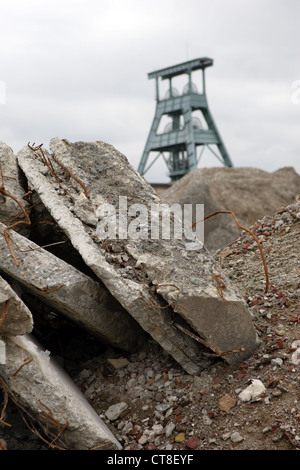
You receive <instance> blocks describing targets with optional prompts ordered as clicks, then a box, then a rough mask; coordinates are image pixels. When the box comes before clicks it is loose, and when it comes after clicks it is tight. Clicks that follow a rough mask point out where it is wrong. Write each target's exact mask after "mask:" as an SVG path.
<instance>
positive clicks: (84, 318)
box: [0, 224, 143, 351]
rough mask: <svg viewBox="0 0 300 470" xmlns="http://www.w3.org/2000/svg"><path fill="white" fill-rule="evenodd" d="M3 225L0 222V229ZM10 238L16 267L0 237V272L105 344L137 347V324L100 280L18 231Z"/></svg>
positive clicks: (129, 347)
mask: <svg viewBox="0 0 300 470" xmlns="http://www.w3.org/2000/svg"><path fill="white" fill-rule="evenodd" d="M3 227H4V226H3V224H0V232H1V231H2V229H3ZM10 240H11V242H12V245H13V247H14V249H15V250H16V256H17V257H18V262H19V266H16V264H15V262H14V259H13V256H12V255H11V253H10V250H9V248H8V246H7V243H6V241H5V239H4V237H3V236H0V272H2V273H5V274H6V275H7V276H9V277H10V278H12V279H14V280H15V281H18V282H19V283H20V284H21V285H22V288H23V289H25V290H26V289H27V290H28V291H30V292H31V293H33V294H34V296H36V297H38V298H39V299H42V300H43V302H45V303H46V304H48V305H50V306H51V307H52V308H54V309H56V310H57V311H58V312H60V313H62V314H64V315H65V316H66V317H68V318H70V319H71V320H72V321H74V322H75V323H77V324H78V325H80V326H82V327H83V328H84V329H85V330H87V331H89V333H90V334H92V335H93V336H95V337H98V338H99V339H101V341H103V342H104V343H106V344H109V345H111V346H114V347H117V348H120V349H123V350H125V351H132V350H134V349H135V348H136V347H137V345H138V341H139V339H140V338H141V336H142V334H143V332H142V330H141V328H140V326H139V325H138V323H136V322H135V321H134V319H133V318H132V317H131V316H130V315H129V314H128V313H127V312H126V310H124V308H123V307H122V305H120V304H119V303H118V302H117V301H116V300H115V299H114V298H113V297H112V295H111V294H110V292H109V291H108V290H107V289H106V288H105V286H103V285H102V283H101V281H99V282H96V281H95V280H93V279H91V278H90V277H89V276H87V275H86V274H83V273H82V272H80V271H78V270H77V269H76V268H74V267H73V266H71V265H69V264H67V263H66V262H64V261H62V260H61V259H59V258H57V257H56V256H55V255H53V254H52V253H50V252H48V251H46V249H44V248H41V247H39V246H38V245H36V244H35V243H33V242H31V241H30V240H28V239H27V238H26V237H23V236H22V235H21V234H18V233H16V232H13V231H12V232H10ZM3 295H4V294H3ZM0 296H1V284H0ZM0 300H1V297H0ZM5 300H6V297H5ZM23 316H24V315H23ZM4 325H5V324H4ZM0 331H1V327H0ZM27 332H29V331H27ZM11 334H12V333H11ZM19 334H21V333H19Z"/></svg>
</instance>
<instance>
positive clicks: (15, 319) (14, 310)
mask: <svg viewBox="0 0 300 470" xmlns="http://www.w3.org/2000/svg"><path fill="white" fill-rule="evenodd" d="M32 329H33V319H32V315H31V312H30V310H29V309H28V308H27V307H26V305H25V304H24V303H23V302H22V300H21V299H20V298H19V297H18V296H17V294H16V293H15V292H14V290H13V289H12V288H11V286H10V285H9V284H8V282H7V281H6V280H5V279H3V278H2V277H0V336H5V335H15V336H16V335H24V334H27V333H31V332H32Z"/></svg>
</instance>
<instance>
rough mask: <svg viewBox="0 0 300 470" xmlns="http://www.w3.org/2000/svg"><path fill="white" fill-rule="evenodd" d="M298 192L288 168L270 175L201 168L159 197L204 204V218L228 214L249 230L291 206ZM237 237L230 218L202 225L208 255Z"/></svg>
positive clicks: (247, 169) (221, 217)
mask: <svg viewBox="0 0 300 470" xmlns="http://www.w3.org/2000/svg"><path fill="white" fill-rule="evenodd" d="M299 192H300V175H298V174H297V173H296V172H295V170H294V169H293V168H291V167H285V168H281V169H280V170H277V171H275V172H273V173H269V172H267V171H263V170H260V169H257V168H251V167H241V168H227V167H220V168H201V169H197V170H194V171H192V172H191V173H189V174H187V175H186V176H184V177H183V178H181V179H180V180H179V181H176V182H175V183H173V184H172V186H171V187H170V188H168V189H166V190H164V191H163V192H161V193H160V195H161V197H162V198H163V200H164V201H165V202H166V203H168V204H170V205H171V204H173V203H180V204H193V205H195V204H204V214H205V216H206V215H209V214H211V213H213V212H215V211H217V210H231V211H233V212H234V213H235V215H236V216H237V218H238V220H239V222H240V223H241V224H242V225H244V226H245V227H248V226H249V225H251V224H253V223H254V222H255V220H257V219H259V218H261V217H263V216H265V215H271V214H272V213H273V212H274V211H275V210H276V209H277V208H278V207H281V206H284V205H287V204H289V203H291V202H292V201H293V200H294V198H295V196H296V195H297V194H298V193H299ZM239 235H240V229H239V228H238V227H237V225H236V224H235V222H234V221H233V219H232V217H231V216H230V215H227V214H226V215H223V214H218V215H216V216H215V217H212V218H211V219H208V220H207V221H205V245H206V246H207V248H208V249H209V250H211V251H215V250H218V249H220V248H224V247H225V246H227V245H228V244H229V243H231V242H233V241H234V240H236V238H237V237H238V236H239Z"/></svg>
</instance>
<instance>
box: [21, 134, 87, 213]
mask: <svg viewBox="0 0 300 470" xmlns="http://www.w3.org/2000/svg"><path fill="white" fill-rule="evenodd" d="M27 145H28V147H29V148H30V150H32V151H33V152H35V153H36V155H37V156H38V157H39V158H40V160H41V161H42V163H43V164H44V165H45V166H47V168H48V170H49V172H50V174H51V176H53V177H54V178H55V180H56V181H57V183H58V184H59V186H60V188H61V189H62V190H63V191H64V193H65V194H66V195H67V196H69V197H70V199H71V201H72V203H73V204H74V198H73V197H72V196H71V195H70V194H69V193H68V191H67V190H66V189H65V188H64V187H63V185H62V181H61V179H60V178H59V176H58V175H57V173H56V171H55V169H54V167H53V164H52V162H51V159H50V158H49V157H47V156H46V154H45V152H44V150H43V148H42V147H43V144H40V145H37V146H36V147H35V143H33V144H32V145H30V144H29V142H28V144H27ZM37 152H40V153H37ZM51 156H52V159H53V160H54V161H55V163H57V165H59V166H60V167H61V168H62V169H63V170H64V171H65V172H67V173H68V175H69V176H70V177H71V178H73V179H74V180H75V181H76V182H77V183H78V184H79V185H80V186H81V187H82V189H83V191H84V194H85V197H86V198H87V199H88V198H89V195H88V191H87V188H86V186H85V185H84V183H83V182H82V181H81V180H80V179H79V178H78V176H76V175H74V173H72V171H71V170H69V168H68V167H67V166H66V165H64V164H63V163H62V162H60V161H59V160H58V158H57V157H56V156H55V155H54V154H53V155H51Z"/></svg>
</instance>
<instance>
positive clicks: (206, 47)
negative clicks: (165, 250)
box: [0, 0, 300, 182]
mask: <svg viewBox="0 0 300 470" xmlns="http://www.w3.org/2000/svg"><path fill="white" fill-rule="evenodd" d="M299 56H300V0H249V1H248V0H98V1H96V0H83V1H81V0H51V1H48V0H0V140H1V141H3V142H5V143H6V144H8V145H9V146H11V147H12V148H13V150H14V151H15V152H17V151H19V150H20V149H21V148H22V147H23V146H24V145H27V142H31V143H33V142H35V143H36V144H40V143H44V146H45V147H46V148H48V144H49V141H50V139H51V138H52V137H55V136H58V137H61V138H66V139H68V140H70V141H78V140H83V141H94V140H103V141H106V142H108V143H110V144H112V145H114V146H115V147H116V148H117V149H118V150H120V151H121V152H123V153H124V154H125V155H126V156H127V158H128V160H129V161H130V163H131V164H132V165H133V166H134V167H135V168H137V166H138V163H139V161H140V158H141V155H142V152H143V150H144V146H145V143H146V139H147V137H148V133H149V131H150V126H151V123H152V119H153V116H154V112H155V83H154V81H153V80H148V77H147V74H148V73H149V72H152V71H153V70H157V69H160V68H164V67H167V66H171V65H175V64H177V63H181V62H184V61H186V60H192V59H195V58H198V57H210V58H212V59H213V60H214V65H213V67H210V68H208V69H207V70H206V85H207V90H206V91H207V98H208V103H209V107H210V110H211V112H212V115H213V117H214V119H215V121H216V124H217V126H218V128H219V131H220V133H221V135H222V138H223V140H224V143H225V145H226V147H227V150H228V153H229V155H230V157H231V159H232V161H233V164H234V165H235V166H254V167H257V168H261V169H263V170H267V171H274V170H276V169H278V168H282V167H284V166H292V167H294V168H295V170H296V171H297V173H299V174H300V141H299V134H300V132H299V131H300V57H299ZM293 87H296V88H293ZM4 88H5V90H4ZM179 91H181V90H179ZM4 93H5V99H4ZM219 165H220V164H219V162H218V160H217V159H216V158H215V157H214V156H213V155H212V154H210V153H209V152H208V153H205V156H204V157H203V160H202V161H201V163H200V166H219ZM146 178H147V179H148V180H149V181H151V182H155V181H156V182H158V181H168V176H167V169H166V166H165V164H164V163H163V161H161V162H160V163H157V164H155V165H154V166H153V169H152V171H151V172H149V173H147V174H146Z"/></svg>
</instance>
